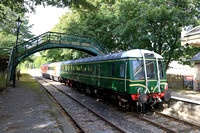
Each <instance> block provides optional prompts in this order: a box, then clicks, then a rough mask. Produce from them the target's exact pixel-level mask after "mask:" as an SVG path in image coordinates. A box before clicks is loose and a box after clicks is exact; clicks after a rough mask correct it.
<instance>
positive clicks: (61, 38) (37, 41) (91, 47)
mask: <svg viewBox="0 0 200 133" xmlns="http://www.w3.org/2000/svg"><path fill="white" fill-rule="evenodd" d="M53 48H71V49H76V50H80V51H84V52H86V53H89V54H91V55H105V54H108V53H110V51H109V50H108V49H107V48H106V47H105V46H104V45H103V44H101V43H100V42H99V41H98V40H97V39H95V38H94V37H91V36H81V35H74V34H66V33H57V32H46V33H44V34H41V35H39V36H37V37H34V38H32V39H30V40H28V41H26V42H24V43H22V44H20V45H18V46H17V48H16V47H15V48H13V49H12V51H11V53H10V59H11V60H10V61H9V62H10V65H9V66H10V68H9V69H10V75H11V76H10V78H12V75H13V72H14V69H15V68H16V66H17V65H18V64H19V63H20V62H21V61H22V60H23V59H25V58H26V57H28V56H29V55H31V54H33V53H36V52H39V51H42V50H47V49H53ZM16 50H17V52H16ZM16 53H17V54H16Z"/></svg>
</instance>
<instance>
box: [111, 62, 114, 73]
mask: <svg viewBox="0 0 200 133" xmlns="http://www.w3.org/2000/svg"><path fill="white" fill-rule="evenodd" d="M114 75H115V63H111V76H114Z"/></svg>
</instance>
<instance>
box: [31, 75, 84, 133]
mask: <svg viewBox="0 0 200 133" xmlns="http://www.w3.org/2000/svg"><path fill="white" fill-rule="evenodd" d="M34 78H35V79H40V80H42V81H44V82H46V83H48V82H47V81H45V80H43V79H42V78H40V77H34ZM38 82H39V81H38ZM39 83H40V82H39ZM40 84H41V83H40ZM41 85H42V84H41ZM50 85H51V84H50ZM42 86H43V85H42ZM43 87H44V88H45V86H43ZM45 90H46V92H47V93H48V94H49V95H51V97H52V98H53V99H54V100H55V101H56V104H57V105H58V106H59V107H60V109H61V110H62V111H63V112H64V114H65V115H67V116H68V117H70V119H71V120H72V121H73V123H74V124H75V125H76V127H77V128H78V129H79V131H80V133H87V132H86V131H85V130H84V129H83V128H82V127H81V125H80V124H79V123H78V122H77V121H76V120H75V119H74V118H73V116H72V114H71V113H69V112H67V111H66V110H65V109H64V107H63V106H62V105H61V104H60V103H59V101H58V100H57V99H56V98H55V97H54V96H53V95H52V94H51V93H50V92H49V91H48V90H47V89H46V88H45Z"/></svg>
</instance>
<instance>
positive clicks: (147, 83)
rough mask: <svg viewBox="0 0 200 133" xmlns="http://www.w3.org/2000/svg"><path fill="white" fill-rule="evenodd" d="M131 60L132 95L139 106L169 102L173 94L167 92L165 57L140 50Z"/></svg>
mask: <svg viewBox="0 0 200 133" xmlns="http://www.w3.org/2000/svg"><path fill="white" fill-rule="evenodd" d="M136 55H137V56H135V58H133V59H132V60H131V68H130V69H131V70H130V73H131V74H130V75H131V77H130V79H131V83H130V85H129V86H130V91H131V92H130V93H131V97H132V99H133V100H134V101H136V102H137V105H140V106H143V104H147V103H148V104H149V103H150V104H152V105H154V104H155V103H157V102H161V101H162V100H161V99H164V100H165V101H169V100H170V97H171V93H170V92H169V91H168V90H167V89H168V87H167V79H166V74H165V67H164V60H163V57H162V56H160V55H159V54H157V53H154V52H151V51H147V50H138V51H137V54H136Z"/></svg>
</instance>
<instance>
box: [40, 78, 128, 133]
mask: <svg viewBox="0 0 200 133" xmlns="http://www.w3.org/2000/svg"><path fill="white" fill-rule="evenodd" d="M40 79H41V78H40ZM42 80H44V79H42ZM44 81H45V82H47V83H49V82H48V81H46V80H44ZM49 84H50V85H51V86H53V87H54V88H56V89H57V90H59V91H60V92H62V93H63V94H65V95H67V96H68V97H69V98H71V99H72V100H74V101H76V102H77V103H78V104H79V105H81V106H83V107H84V108H86V109H87V110H89V111H90V112H92V113H93V114H94V115H96V116H97V117H99V118H101V119H102V120H103V121H105V122H106V123H108V124H110V125H111V126H112V127H113V128H115V129H117V130H118V131H119V132H120V133H125V131H124V130H123V129H121V128H120V127H118V126H116V125H115V124H113V123H112V122H110V121H109V120H107V119H106V118H104V117H103V116H101V115H100V114H98V113H96V112H95V111H93V110H91V109H90V108H89V107H87V106H86V105H84V104H82V103H81V102H79V101H78V100H76V99H75V98H73V97H72V96H70V95H69V94H67V93H66V92H64V91H62V90H61V89H59V88H58V87H56V86H55V85H53V84H51V83H49ZM61 106H62V105H61ZM76 123H77V124H78V122H76ZM78 125H79V124H78ZM79 126H80V125H79ZM81 129H82V128H81ZM83 131H84V130H83ZM84 132H85V131H84Z"/></svg>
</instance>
